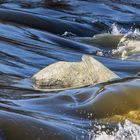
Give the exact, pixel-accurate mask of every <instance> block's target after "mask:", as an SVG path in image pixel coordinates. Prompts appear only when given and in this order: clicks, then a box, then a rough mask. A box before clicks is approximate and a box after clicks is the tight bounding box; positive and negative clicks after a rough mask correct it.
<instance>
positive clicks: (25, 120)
mask: <svg viewBox="0 0 140 140" xmlns="http://www.w3.org/2000/svg"><path fill="white" fill-rule="evenodd" d="M0 3H1V4H0V140H103V139H104V140H114V139H118V140H120V139H123V140H131V139H139V138H140V126H139V125H140V111H139V109H140V78H139V76H140V74H138V72H139V71H140V46H139V44H140V42H139V41H140V31H139V29H140V10H139V8H140V2H139V0H129V1H128V0H118V1H115V0H94V1H92V0H68V1H64V2H61V1H59V2H58V1H53V2H52V1H51V0H48V1H47V0H46V2H44V1H41V0H24V1H22V0H2V1H0ZM83 54H88V55H91V56H93V57H95V58H96V59H97V60H99V61H100V62H102V63H103V64H104V65H105V66H107V67H108V68H109V69H111V70H112V71H113V72H115V73H116V74H118V75H119V76H120V77H121V79H117V80H113V81H110V82H107V83H101V84H98V85H96V86H89V87H84V88H79V89H72V90H65V91H55V92H45V91H37V90H35V89H34V86H33V83H32V81H31V77H32V76H33V75H34V74H35V73H36V72H38V71H39V70H41V69H42V68H44V67H46V66H47V65H49V64H52V63H54V62H58V61H80V59H81V56H82V55H83Z"/></svg>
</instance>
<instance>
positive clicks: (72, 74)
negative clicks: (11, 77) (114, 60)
mask: <svg viewBox="0 0 140 140" xmlns="http://www.w3.org/2000/svg"><path fill="white" fill-rule="evenodd" d="M114 78H119V77H118V76H117V75H116V74H115V73H113V72H112V71H110V70H109V69H108V68H106V67H105V66H104V65H103V64H101V63H100V62H99V61H97V60H96V59H94V58H93V57H90V56H87V55H84V56H83V57H82V61H81V62H63V61H60V62H57V63H54V64H51V65H49V66H47V67H46V68H44V69H42V70H41V71H39V72H38V73H37V74H35V75H34V76H33V77H32V79H33V80H34V82H35V87H36V88H42V89H65V88H77V87H83V86H88V85H93V84H97V83H101V82H106V81H109V80H111V79H114Z"/></svg>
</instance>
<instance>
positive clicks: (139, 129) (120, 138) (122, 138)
mask: <svg viewBox="0 0 140 140" xmlns="http://www.w3.org/2000/svg"><path fill="white" fill-rule="evenodd" d="M104 128H105V126H99V131H100V130H101V129H104ZM139 138H140V126H139V125H136V124H134V123H132V122H130V121H128V120H125V122H124V124H120V123H119V124H118V129H117V130H116V131H114V132H112V133H111V134H108V133H107V132H105V131H103V132H100V133H99V134H94V136H93V138H92V140H138V139H139Z"/></svg>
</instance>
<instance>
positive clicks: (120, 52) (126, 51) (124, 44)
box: [112, 29, 140, 60]
mask: <svg viewBox="0 0 140 140" xmlns="http://www.w3.org/2000/svg"><path fill="white" fill-rule="evenodd" d="M112 55H113V57H117V58H121V59H122V60H124V59H131V60H140V31H139V29H135V30H134V31H132V30H131V31H129V32H128V33H126V34H124V36H123V37H122V38H121V40H120V42H119V43H118V46H117V49H113V50H112Z"/></svg>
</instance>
